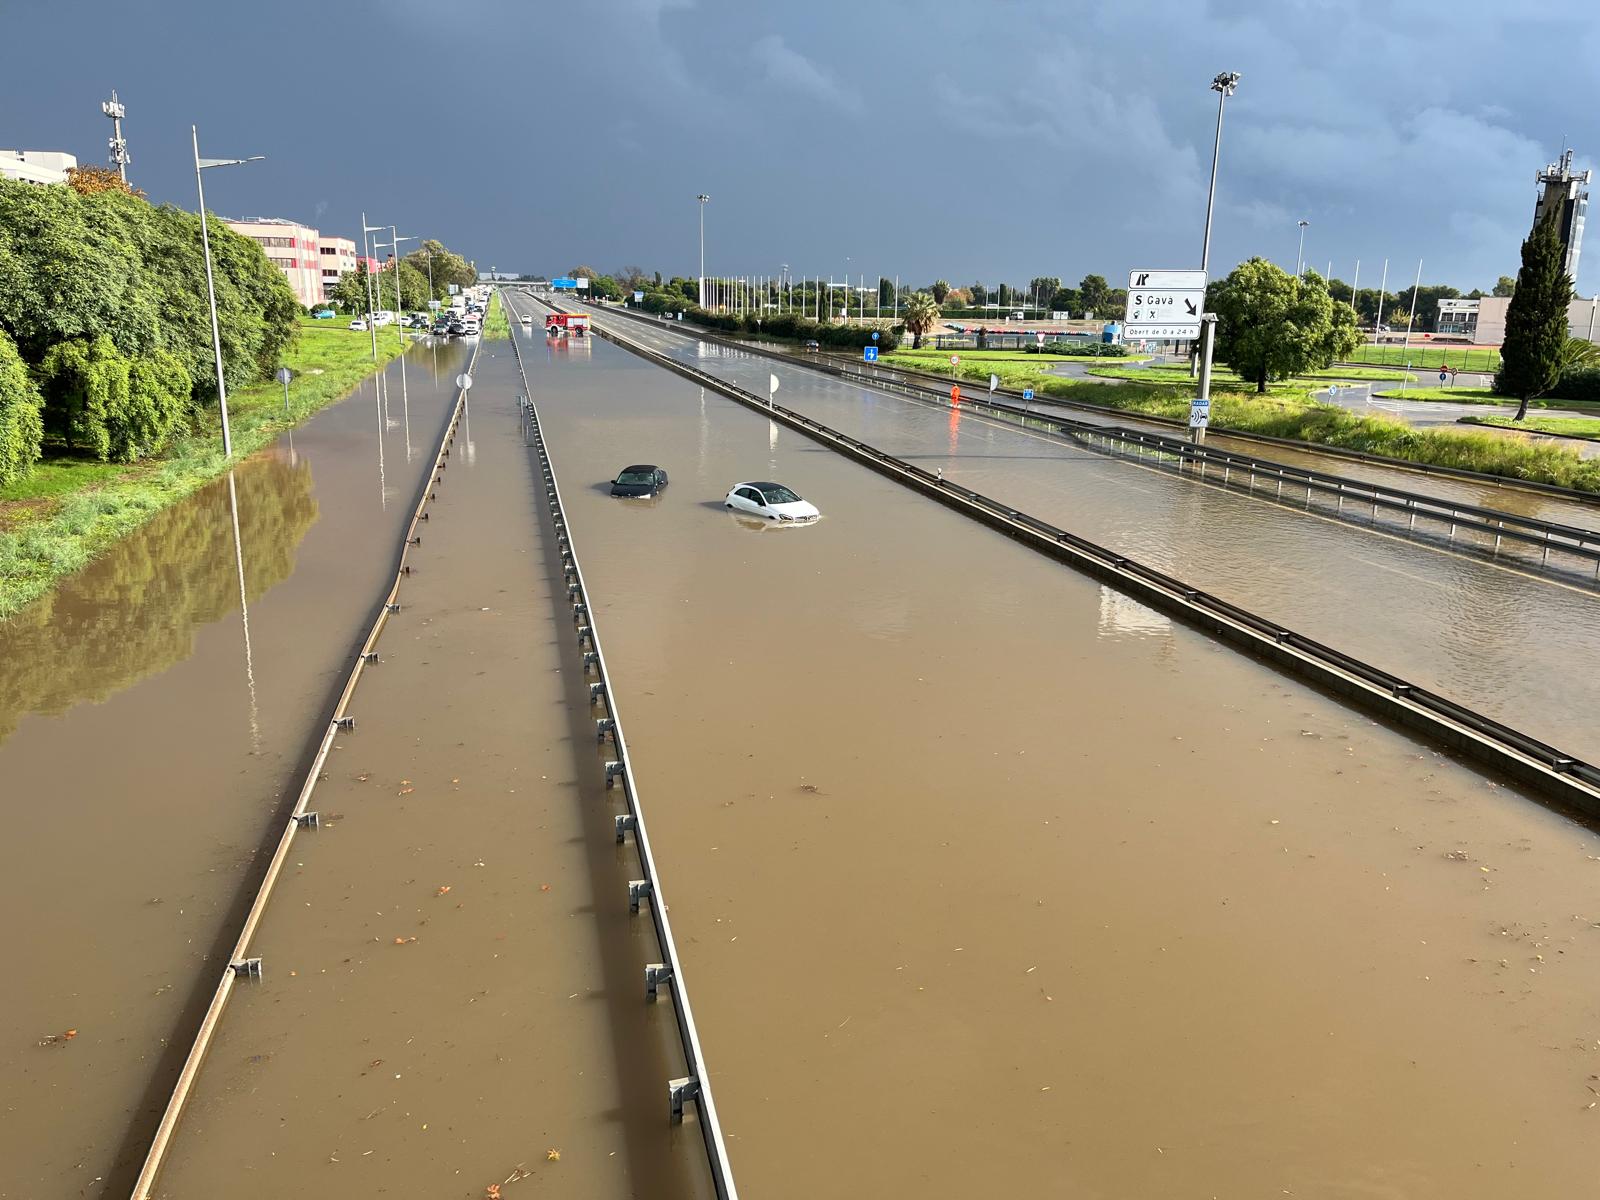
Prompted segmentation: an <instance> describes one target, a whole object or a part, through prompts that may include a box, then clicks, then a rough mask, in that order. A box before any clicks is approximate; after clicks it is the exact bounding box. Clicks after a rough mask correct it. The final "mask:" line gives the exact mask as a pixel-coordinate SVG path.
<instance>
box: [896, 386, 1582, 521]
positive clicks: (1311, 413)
mask: <svg viewBox="0 0 1600 1200" xmlns="http://www.w3.org/2000/svg"><path fill="white" fill-rule="evenodd" d="M889 357H890V358H893V357H895V356H892V355H891V356H889ZM1027 357H1033V356H1027ZM1048 365H1049V364H1048V363H1042V364H1033V365H1029V364H1026V363H1022V362H977V363H969V362H968V361H967V358H966V356H965V355H963V356H962V361H961V372H962V376H963V377H964V378H968V379H975V380H980V381H987V379H988V377H989V374H990V371H991V370H992V371H993V372H994V374H996V375H999V376H1000V378H1001V380H1002V382H1003V383H1004V384H1005V385H1006V386H1007V387H1008V388H1023V387H1031V388H1033V389H1034V391H1035V392H1036V394H1037V395H1038V396H1039V398H1040V399H1048V398H1050V397H1057V398H1060V399H1063V400H1071V401H1072V402H1074V403H1080V404H1092V405H1097V406H1099V407H1102V408H1105V409H1109V410H1115V411H1118V412H1126V413H1134V414H1140V415H1145V416H1158V417H1167V418H1172V419H1177V420H1182V419H1184V418H1186V417H1187V416H1188V412H1189V397H1190V396H1191V395H1192V394H1193V390H1194V383H1193V381H1191V380H1190V379H1189V372H1188V369H1187V368H1186V367H1182V366H1170V367H1154V368H1147V369H1145V370H1129V369H1128V368H1126V367H1122V368H1117V367H1111V368H1108V369H1107V370H1106V371H1104V372H1098V371H1097V372H1096V373H1097V374H1107V375H1114V376H1115V377H1118V378H1126V379H1127V380H1128V382H1126V383H1121V384H1113V383H1110V382H1098V381H1096V380H1093V379H1072V378H1067V377H1065V376H1061V375H1051V374H1049V373H1047V372H1046V371H1044V370H1041V369H1040V368H1041V367H1043V366H1048ZM1212 381H1213V394H1212V401H1211V427H1212V428H1213V429H1214V430H1218V431H1224V430H1228V429H1236V430H1240V431H1242V432H1249V433H1260V434H1265V435H1267V436H1269V437H1281V438H1289V439H1293V440H1297V441H1303V442H1309V443H1312V444H1316V445H1326V446H1339V447H1343V448H1345V449H1349V450H1360V451H1364V452H1366V453H1368V454H1379V455H1386V456H1388V457H1391V458H1398V459H1403V460H1407V461H1410V462H1419V463H1428V464H1431V465H1435V466H1445V467H1456V468H1459V469H1462V470H1468V471H1481V472H1483V473H1484V474H1488V475H1501V476H1505V477H1507V478H1511V479H1526V480H1530V481H1534V482H1539V483H1553V484H1557V485H1559V486H1562V487H1570V488H1577V489H1580V490H1583V491H1589V492H1600V460H1585V459H1583V458H1581V457H1580V456H1579V455H1578V453H1577V450H1576V449H1575V448H1572V447H1567V446H1561V445H1558V444H1557V443H1554V442H1526V441H1522V440H1518V439H1512V438H1506V437H1501V436H1499V435H1496V434H1493V433H1489V432H1487V431H1483V432H1470V431H1468V430H1464V429H1442V430H1440V429H1414V428H1412V427H1411V426H1410V425H1408V424H1406V423H1405V422H1403V421H1397V420H1394V419H1392V418H1389V417H1384V416H1369V415H1366V414H1362V413H1355V412H1352V411H1350V410H1348V409H1345V408H1342V407H1340V406H1339V405H1336V404H1319V403H1316V402H1314V401H1313V400H1312V399H1311V397H1310V393H1311V391H1312V390H1313V384H1312V382H1311V381H1309V380H1290V381H1286V382H1284V383H1281V384H1274V385H1271V386H1272V387H1273V389H1274V390H1273V391H1272V392H1269V393H1268V394H1267V395H1265V396H1262V395H1258V394H1256V392H1255V390H1254V387H1253V386H1252V385H1250V384H1247V383H1245V382H1244V381H1242V380H1240V379H1239V377H1238V376H1237V375H1235V374H1234V373H1233V372H1232V371H1229V370H1227V369H1226V368H1223V369H1220V370H1218V371H1216V372H1214V374H1213V376H1212ZM1314 386H1315V388H1316V389H1317V390H1321V388H1322V387H1323V386H1325V385H1324V384H1322V383H1317V384H1315V385H1314ZM982 394H983V392H982V384H981V383H980V384H979V390H978V397H979V398H981V396H982ZM1408 394H1409V392H1408Z"/></svg>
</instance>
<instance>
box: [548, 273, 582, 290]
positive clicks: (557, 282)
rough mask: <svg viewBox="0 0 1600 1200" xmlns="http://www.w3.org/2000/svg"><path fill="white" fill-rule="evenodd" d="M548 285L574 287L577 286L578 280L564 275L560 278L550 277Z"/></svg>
mask: <svg viewBox="0 0 1600 1200" xmlns="http://www.w3.org/2000/svg"><path fill="white" fill-rule="evenodd" d="M550 286H551V287H553V288H576V287H577V286H578V281H577V280H576V279H570V278H567V277H566V276H563V277H562V278H560V279H552V280H551V281H550Z"/></svg>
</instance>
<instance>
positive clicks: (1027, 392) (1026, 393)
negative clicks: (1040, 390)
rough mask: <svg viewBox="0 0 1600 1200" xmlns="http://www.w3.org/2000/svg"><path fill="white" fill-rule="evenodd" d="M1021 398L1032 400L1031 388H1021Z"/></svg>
mask: <svg viewBox="0 0 1600 1200" xmlns="http://www.w3.org/2000/svg"><path fill="white" fill-rule="evenodd" d="M1022 398H1023V399H1024V400H1032V399H1033V389H1032V388H1023V389H1022Z"/></svg>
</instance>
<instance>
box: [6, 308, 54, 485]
mask: <svg viewBox="0 0 1600 1200" xmlns="http://www.w3.org/2000/svg"><path fill="white" fill-rule="evenodd" d="M42 403H43V402H42V401H41V400H40V399H39V389H38V388H36V387H34V385H33V380H32V379H31V378H30V377H29V375H28V368H27V366H26V364H24V363H23V361H22V355H20V354H18V353H17V347H16V345H15V344H14V343H13V342H12V341H11V339H10V338H9V337H7V336H6V335H5V333H4V331H0V487H4V486H5V485H6V484H8V483H11V482H13V481H14V480H17V479H21V478H22V477H23V476H24V475H26V474H27V473H28V472H29V471H31V470H32V469H33V464H34V463H36V462H38V461H39V444H40V442H41V441H42V440H43V438H44V423H43V421H42V420H41V419H40V417H39V409H40V406H41V405H42Z"/></svg>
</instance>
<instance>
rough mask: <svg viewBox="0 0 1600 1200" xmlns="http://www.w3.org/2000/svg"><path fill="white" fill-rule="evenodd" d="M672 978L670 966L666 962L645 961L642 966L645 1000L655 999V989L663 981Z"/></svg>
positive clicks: (666, 981) (668, 980) (665, 981)
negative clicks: (643, 966)
mask: <svg viewBox="0 0 1600 1200" xmlns="http://www.w3.org/2000/svg"><path fill="white" fill-rule="evenodd" d="M671 979H672V968H671V967H669V966H668V965H667V964H666V963H646V964H645V968H644V996H645V999H646V1000H650V1001H654V1000H655V999H656V990H657V989H658V988H660V986H661V985H662V984H663V983H668V982H670V981H671Z"/></svg>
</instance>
